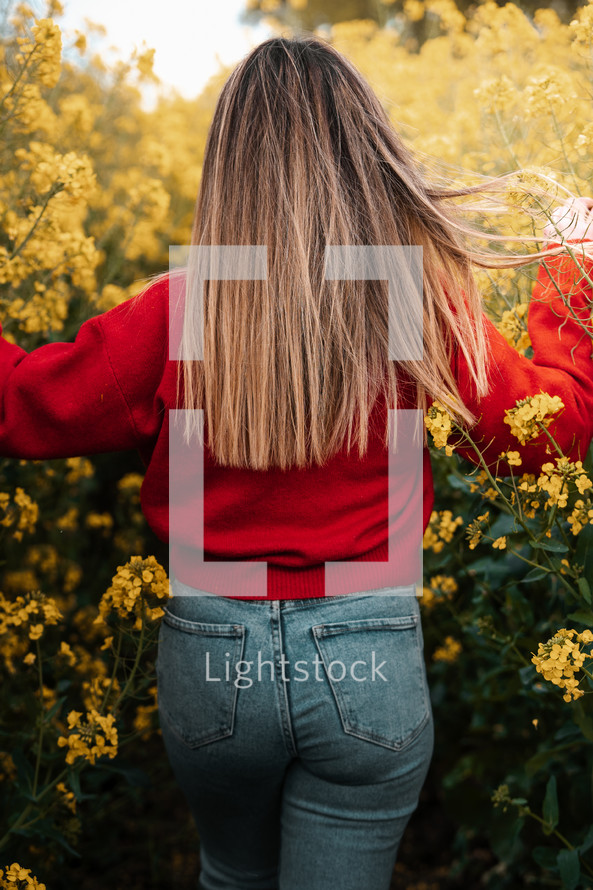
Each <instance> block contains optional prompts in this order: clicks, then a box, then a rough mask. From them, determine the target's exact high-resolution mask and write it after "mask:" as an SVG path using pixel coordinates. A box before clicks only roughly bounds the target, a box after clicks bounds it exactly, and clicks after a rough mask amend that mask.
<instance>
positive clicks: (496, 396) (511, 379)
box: [449, 249, 593, 475]
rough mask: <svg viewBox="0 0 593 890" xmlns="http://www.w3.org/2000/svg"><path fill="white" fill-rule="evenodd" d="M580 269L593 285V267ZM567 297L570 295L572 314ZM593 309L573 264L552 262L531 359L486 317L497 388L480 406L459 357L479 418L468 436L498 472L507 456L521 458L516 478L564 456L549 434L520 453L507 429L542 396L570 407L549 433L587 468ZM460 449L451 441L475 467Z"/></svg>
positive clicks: (537, 292) (543, 270) (540, 289)
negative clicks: (524, 403) (511, 413)
mask: <svg viewBox="0 0 593 890" xmlns="http://www.w3.org/2000/svg"><path fill="white" fill-rule="evenodd" d="M576 253H577V255H578V249H577V251H576ZM579 263H580V265H581V266H582V267H583V268H584V269H585V271H586V272H587V274H588V275H589V277H592V278H593V261H592V260H590V259H586V260H582V259H579ZM562 295H564V296H565V297H568V296H569V295H570V297H569V302H570V306H567V305H566V303H565V301H564V299H563V298H562ZM592 309H593V290H592V288H591V285H590V284H589V282H588V281H587V279H586V278H585V277H583V275H582V273H581V272H580V271H579V269H578V267H577V265H576V264H575V262H574V260H573V259H572V258H571V257H570V256H561V257H559V256H554V257H550V258H548V259H546V260H544V261H543V262H542V263H541V265H540V267H539V269H538V275H537V280H536V282H535V285H534V288H533V292H532V297H531V301H530V304H529V309H528V314H527V330H528V333H529V337H530V340H531V344H532V347H533V357H532V358H531V359H528V358H526V357H525V356H523V355H521V354H519V353H518V352H517V351H516V350H515V349H514V348H513V347H512V346H510V345H509V344H508V343H507V341H506V340H505V338H504V337H503V336H502V334H501V333H500V332H499V331H498V330H497V329H496V327H495V326H494V324H493V323H492V322H491V321H490V320H489V319H488V318H487V316H485V315H484V325H485V330H486V334H487V337H488V344H489V345H488V351H489V354H490V356H491V365H490V372H489V378H490V381H491V388H490V392H489V394H488V395H487V396H485V397H484V398H483V399H481V400H478V399H476V397H475V391H474V388H473V384H472V383H471V381H470V375H469V370H468V365H467V362H466V359H465V357H464V356H463V354H461V353H458V354H457V355H456V356H455V358H454V361H453V369H454V374H455V378H456V380H457V382H458V385H459V391H460V395H461V398H462V401H463V402H464V403H465V404H466V405H467V406H468V407H469V408H470V410H471V411H472V412H473V413H474V414H475V415H476V416H477V417H478V418H479V420H478V422H477V424H475V425H474V426H473V427H471V428H470V429H469V430H468V432H469V434H470V436H471V437H472V440H473V441H474V442H475V443H476V444H477V445H478V446H479V448H480V451H481V452H482V454H483V456H484V459H485V460H486V462H487V463H488V465H489V466H491V467H492V469H493V470H495V469H496V463H497V460H498V459H499V457H500V454H501V453H502V452H506V451H518V452H519V454H520V456H521V460H522V464H521V466H520V468H517V467H515V468H514V469H513V471H512V472H514V473H517V472H519V473H538V472H539V471H540V469H541V466H542V464H544V463H547V462H550V461H553V459H554V457H556V456H558V452H557V451H556V450H555V449H554V447H553V445H552V443H551V442H550V439H549V438H548V436H547V435H546V433H545V432H544V431H542V432H541V433H540V434H539V435H538V436H537V437H536V438H534V439H531V440H529V441H528V442H527V443H526V444H523V445H522V444H520V442H519V440H518V439H517V438H516V437H515V436H514V435H513V434H512V433H511V428H510V426H509V424H508V423H505V410H507V409H510V408H514V407H515V404H516V402H517V401H519V400H523V399H526V398H529V397H530V396H534V395H536V394H538V393H540V392H544V393H547V394H548V395H550V396H559V397H560V399H561V400H562V402H563V404H564V408H563V409H562V410H561V411H560V412H559V413H558V414H555V415H554V416H553V420H552V422H551V423H550V425H549V427H548V431H549V433H550V434H551V435H552V436H553V437H554V439H555V440H556V442H557V443H558V445H559V447H560V448H561V449H562V452H563V453H564V454H565V455H566V456H567V457H569V458H570V460H573V461H574V460H584V458H585V456H586V453H587V449H588V447H589V443H590V442H591V439H592V438H593V358H592V346H593V340H592V339H591V336H590V334H587V332H586V330H584V328H583V326H586V327H587V328H588V330H589V332H590V333H593V331H592V326H591V311H592ZM579 322H580V323H579ZM461 441H462V440H461V438H458V437H457V436H455V437H450V439H449V442H450V443H451V444H455V445H456V451H457V452H458V453H459V454H461V455H462V457H465V458H467V459H468V460H470V461H472V462H473V463H476V462H477V460H478V459H477V456H476V453H475V451H474V450H473V449H472V448H471V446H468V445H466V444H463V445H461V444H457V442H461ZM497 472H498V475H510V474H511V469H509V465H508V463H507V462H506V461H503V460H499V462H498V470H497Z"/></svg>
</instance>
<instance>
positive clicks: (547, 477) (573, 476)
mask: <svg viewBox="0 0 593 890" xmlns="http://www.w3.org/2000/svg"><path fill="white" fill-rule="evenodd" d="M541 469H542V471H541V474H540V476H539V478H538V480H537V487H538V488H539V489H540V491H543V492H545V493H546V494H547V495H548V499H547V501H546V503H545V505H544V506H545V507H548V506H550V505H552V506H555V505H557V506H558V507H561V508H564V507H566V506H567V504H568V498H569V495H570V493H571V492H570V483H571V482H572V483H574V486H575V487H576V489H577V491H578V492H579V494H585V492H587V491H590V490H591V489H592V488H593V482H591V480H590V479H589V477H588V476H587V474H586V473H585V471H584V469H583V464H582V462H581V461H580V460H579V461H576V462H575V463H573V462H571V461H570V460H569V459H568V458H567V457H557V458H556V466H554V464H553V463H545V464H543V465H542V468H541ZM581 503H583V502H581Z"/></svg>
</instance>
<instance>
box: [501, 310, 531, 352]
mask: <svg viewBox="0 0 593 890" xmlns="http://www.w3.org/2000/svg"><path fill="white" fill-rule="evenodd" d="M528 308H529V303H518V304H517V305H516V306H513V308H512V309H505V310H504V312H503V313H502V316H501V319H500V321H499V322H498V324H497V325H496V327H497V328H498V330H499V331H500V333H501V334H502V336H503V337H504V338H505V340H506V341H507V343H508V344H509V345H510V346H512V347H513V349H515V350H516V351H517V352H518V353H519V354H520V355H525V353H526V351H527V349H528V348H529V347H530V346H531V340H530V338H529V333H528V332H527V327H526V324H525V316H526V315H527V310H528Z"/></svg>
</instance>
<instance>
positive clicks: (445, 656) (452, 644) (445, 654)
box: [432, 636, 462, 661]
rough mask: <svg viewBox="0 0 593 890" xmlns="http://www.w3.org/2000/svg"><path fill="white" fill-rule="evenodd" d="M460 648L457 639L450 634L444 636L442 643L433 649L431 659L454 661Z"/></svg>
mask: <svg viewBox="0 0 593 890" xmlns="http://www.w3.org/2000/svg"><path fill="white" fill-rule="evenodd" d="M461 649H462V646H461V643H460V642H459V640H456V639H455V638H454V637H452V636H446V637H445V641H444V644H443V645H442V646H438V647H437V648H436V649H435V651H434V653H433V656H432V658H433V661H455V660H456V659H457V658H458V656H459V653H460V652H461Z"/></svg>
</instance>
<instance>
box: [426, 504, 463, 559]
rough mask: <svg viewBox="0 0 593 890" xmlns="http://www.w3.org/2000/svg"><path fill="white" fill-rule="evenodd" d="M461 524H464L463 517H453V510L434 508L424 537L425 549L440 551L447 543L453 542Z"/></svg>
mask: <svg viewBox="0 0 593 890" xmlns="http://www.w3.org/2000/svg"><path fill="white" fill-rule="evenodd" d="M460 525H463V518H462V517H461V516H456V517H455V518H453V513H452V512H451V510H433V511H432V512H431V514H430V520H429V522H428V525H427V526H426V530H425V532H424V536H423V539H422V547H423V549H424V550H432V552H433V553H440V552H441V551H442V549H443V547H444V546H445V544H450V543H451V541H452V540H453V536H454V534H455V532H456V530H457V529H458V528H459V526H460Z"/></svg>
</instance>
